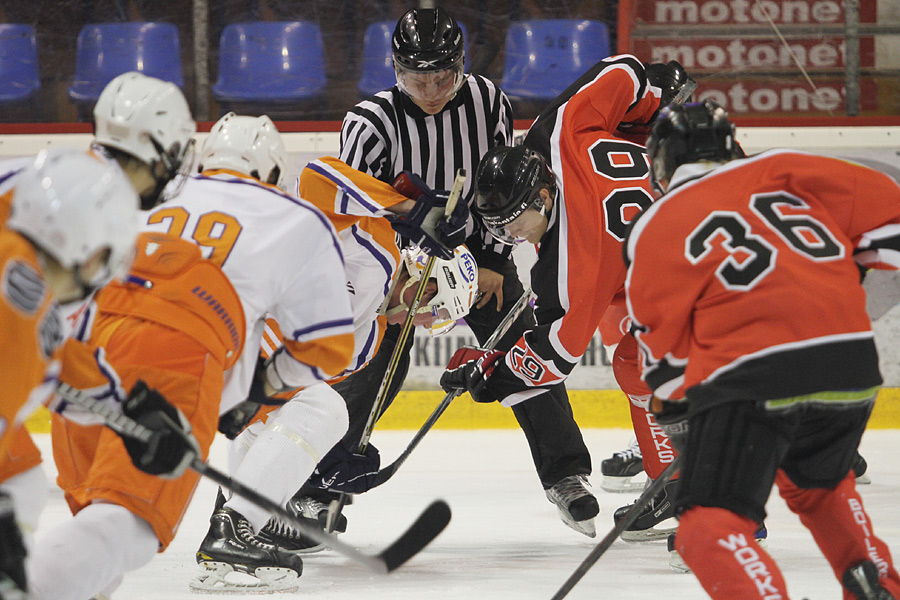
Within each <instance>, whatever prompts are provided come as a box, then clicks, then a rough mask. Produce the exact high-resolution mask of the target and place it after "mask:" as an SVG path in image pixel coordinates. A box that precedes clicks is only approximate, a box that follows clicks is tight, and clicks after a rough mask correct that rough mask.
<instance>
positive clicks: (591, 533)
mask: <svg viewBox="0 0 900 600" xmlns="http://www.w3.org/2000/svg"><path fill="white" fill-rule="evenodd" d="M556 513H557V514H558V515H559V518H560V520H562V522H563V523H565V524H566V526H567V527H569V528H570V529H574V530H575V531H577V532H578V533H580V534H582V535H586V536H588V537H589V538H595V537H597V527H596V526H595V525H594V519H585V520H584V521H576V520H574V519H572V517H570V516H569V515H568V514H567V513H566V512H564V511H563V510H562V509H561V508H559V507H557V508H556Z"/></svg>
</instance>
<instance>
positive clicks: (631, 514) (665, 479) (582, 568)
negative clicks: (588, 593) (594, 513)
mask: <svg viewBox="0 0 900 600" xmlns="http://www.w3.org/2000/svg"><path fill="white" fill-rule="evenodd" d="M680 466H681V455H680V454H679V455H678V456H676V457H675V460H673V461H672V462H671V463H670V464H669V466H668V467H666V468H665V470H664V471H663V472H662V473H660V475H659V477H657V478H656V479H654V480H653V483H651V484H650V485H649V486H648V487H647V489H645V490H644V491H643V492H642V493H641V495H640V496H639V497H638V499H637V501H636V502H635V503H634V504H633V505H632V507H631V508H630V509H629V510H628V512H627V513H625V516H624V517H622V519H621V520H620V521H619V522H618V523H616V526H615V527H613V528H612V530H611V531H610V532H609V533H607V534H606V537H604V538H603V539H602V540H600V541H599V542H598V543H597V545H596V546H594V549H593V550H591V552H590V554H588V555H587V557H586V558H585V559H584V560H583V561H582V562H581V564H580V565H578V568H577V569H575V572H574V573H572V574H571V575H570V576H569V578H568V579H566V582H565V583H563V584H562V586H561V587H560V588H559V589H558V590H557V591H556V593H555V594H553V597H552V598H550V600H562V599H563V598H565V597H566V596H567V595H568V594H569V592H571V591H572V588H574V587H575V585H576V584H577V583H578V582H579V581H581V578H582V577H584V576H585V574H586V573H587V572H588V570H589V569H590V568H591V567H593V566H594V563H596V562H597V561H598V560H600V557H601V556H603V553H604V552H606V551H607V550H609V547H610V546H612V545H613V542H615V541H616V540H617V539H618V537H619V536H620V535H622V532H623V531H625V530H626V529H628V528H629V527H630V526H631V524H632V523H634V522H635V521H637V518H638V517H639V516H640V515H641V513H642V512H643V511H644V509H645V508H647V505H648V504H650V501H651V500H652V499H653V498H655V497H656V495H657V494H658V493H659V492H660V490H662V489H663V487H664V486H665V485H666V484H667V483H669V480H670V479H672V477H674V476H675V473H677V472H678V469H679V467H680Z"/></svg>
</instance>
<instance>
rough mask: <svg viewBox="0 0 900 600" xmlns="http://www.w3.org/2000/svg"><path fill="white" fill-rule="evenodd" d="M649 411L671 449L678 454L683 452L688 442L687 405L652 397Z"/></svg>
mask: <svg viewBox="0 0 900 600" xmlns="http://www.w3.org/2000/svg"><path fill="white" fill-rule="evenodd" d="M650 410H651V412H652V413H653V417H654V418H655V419H656V424H657V425H659V428H660V429H662V430H663V433H665V434H666V435H667V436H668V438H669V440H670V441H671V442H672V447H673V448H675V450H676V451H677V452H678V453H679V454H681V453H682V452H684V448H685V446H687V440H688V403H687V402H686V401H684V400H682V401H679V402H670V401H668V400H660V399H659V398H657V397H656V396H653V397H652V398H651V399H650Z"/></svg>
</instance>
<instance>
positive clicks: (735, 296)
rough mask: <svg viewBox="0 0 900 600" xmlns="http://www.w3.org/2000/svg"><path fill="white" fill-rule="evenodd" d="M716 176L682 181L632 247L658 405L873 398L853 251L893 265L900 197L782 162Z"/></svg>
mask: <svg viewBox="0 0 900 600" xmlns="http://www.w3.org/2000/svg"><path fill="white" fill-rule="evenodd" d="M710 169H711V167H704V166H701V165H683V166H682V167H680V168H679V169H678V170H676V172H675V174H674V177H673V180H672V183H671V185H670V187H669V192H668V193H667V194H666V195H665V196H664V197H663V198H662V199H661V200H659V201H658V202H656V203H655V204H654V205H653V207H652V208H650V209H649V210H648V211H647V212H646V213H644V214H643V215H642V216H641V217H640V218H639V219H638V221H637V222H636V223H635V225H634V228H633V230H632V232H631V234H630V236H629V239H628V242H627V247H626V250H627V255H626V258H627V260H628V261H629V263H630V266H629V267H628V279H627V292H628V303H629V312H630V313H631V316H632V319H633V323H634V326H635V327H636V328H637V331H636V337H637V339H638V342H639V344H640V347H641V350H642V352H643V363H644V374H643V377H644V378H645V379H646V381H647V382H648V383H649V384H650V386H651V387H652V388H653V389H654V390H655V392H656V394H657V395H658V396H659V397H661V398H673V399H677V398H681V397H683V396H684V395H685V392H686V396H687V398H688V399H690V400H692V401H693V400H697V401H701V402H703V401H727V400H732V399H747V400H773V399H780V398H790V397H796V396H803V395H807V394H813V393H817V392H822V391H853V390H856V391H864V390H867V389H869V388H872V387H874V386H877V385H879V384H880V383H881V376H880V374H879V371H878V359H877V353H876V350H875V344H874V340H873V334H872V330H871V325H870V323H869V318H868V315H867V313H866V307H865V293H864V292H863V289H862V287H861V286H860V278H859V270H858V268H857V264H856V262H855V261H854V252H856V251H858V250H859V249H860V248H866V249H867V250H866V254H861V255H860V256H868V257H869V258H870V259H871V260H870V262H872V264H878V265H879V266H888V265H887V264H886V263H889V262H890V261H891V260H892V259H891V258H890V254H891V253H893V254H894V255H896V251H893V252H891V249H892V248H896V247H897V243H898V241H900V186H898V185H897V183H896V182H895V181H893V180H892V179H891V178H890V177H888V176H886V175H884V174H882V173H879V172H877V171H874V170H872V169H868V168H866V167H862V166H859V165H856V164H852V163H849V162H845V161H842V160H838V159H833V158H825V157H821V156H813V155H809V154H802V153H798V152H791V151H785V150H775V151H769V152H764V153H762V154H760V155H757V156H754V157H751V158H746V159H742V160H735V161H732V162H730V163H727V164H726V165H724V166H720V167H718V168H715V169H713V170H710ZM880 250H884V252H882V257H881V258H878V253H879V251H880ZM893 263H894V264H893V268H897V267H898V266H900V260H897V259H896V256H895V258H894V259H893Z"/></svg>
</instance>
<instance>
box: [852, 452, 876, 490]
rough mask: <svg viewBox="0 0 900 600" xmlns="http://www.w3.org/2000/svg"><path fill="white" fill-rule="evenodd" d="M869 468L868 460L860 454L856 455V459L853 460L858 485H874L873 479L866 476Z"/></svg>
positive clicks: (854, 474)
mask: <svg viewBox="0 0 900 600" xmlns="http://www.w3.org/2000/svg"><path fill="white" fill-rule="evenodd" d="M868 468H869V465H868V464H867V463H866V459H864V458H863V457H862V454H860V453H859V452H857V453H856V458H855V459H853V467H852V469H853V476H854V477H856V485H866V484H869V483H872V478H871V477H869V476H868V475H867V474H866V470H867V469H868Z"/></svg>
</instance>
